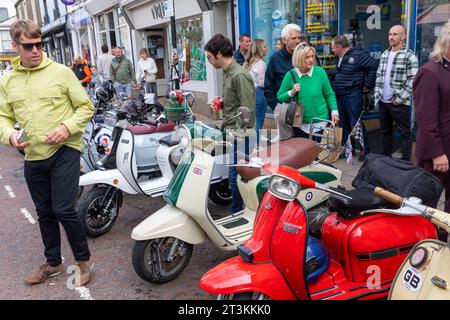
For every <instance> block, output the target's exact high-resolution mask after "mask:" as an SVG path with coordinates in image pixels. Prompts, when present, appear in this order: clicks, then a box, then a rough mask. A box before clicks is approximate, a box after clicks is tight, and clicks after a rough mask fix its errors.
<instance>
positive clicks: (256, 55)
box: [244, 39, 265, 70]
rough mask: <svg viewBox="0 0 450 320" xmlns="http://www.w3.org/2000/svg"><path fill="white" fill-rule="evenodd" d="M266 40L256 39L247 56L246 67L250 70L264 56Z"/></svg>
mask: <svg viewBox="0 0 450 320" xmlns="http://www.w3.org/2000/svg"><path fill="white" fill-rule="evenodd" d="M264 43H265V42H264V40H262V39H254V40H253V41H252V44H251V45H250V48H249V50H248V53H247V57H246V58H245V63H244V68H245V69H247V70H250V69H251V67H252V65H254V64H255V63H256V62H258V61H259V60H262V59H263V57H264Z"/></svg>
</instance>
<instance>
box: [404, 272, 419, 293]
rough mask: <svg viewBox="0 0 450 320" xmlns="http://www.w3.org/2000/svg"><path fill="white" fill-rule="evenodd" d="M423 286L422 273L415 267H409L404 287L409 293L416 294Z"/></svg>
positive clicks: (405, 275)
mask: <svg viewBox="0 0 450 320" xmlns="http://www.w3.org/2000/svg"><path fill="white" fill-rule="evenodd" d="M422 284H423V281H422V276H421V274H420V272H419V271H418V270H417V269H416V268H414V267H409V268H408V270H406V272H405V274H404V275H403V286H404V287H405V288H406V289H408V290H409V291H412V292H416V291H419V290H420V288H422Z"/></svg>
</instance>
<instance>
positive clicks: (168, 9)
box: [163, 0, 174, 18]
mask: <svg viewBox="0 0 450 320" xmlns="http://www.w3.org/2000/svg"><path fill="white" fill-rule="evenodd" d="M163 8H164V17H165V18H170V17H173V16H174V12H173V0H167V1H164V2H163Z"/></svg>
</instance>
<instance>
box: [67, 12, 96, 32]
mask: <svg viewBox="0 0 450 320" xmlns="http://www.w3.org/2000/svg"><path fill="white" fill-rule="evenodd" d="M89 22H91V16H90V15H89V13H88V12H87V11H86V10H84V9H79V10H77V11H75V12H74V13H71V14H69V15H68V16H67V27H68V28H69V29H70V30H76V29H80V28H81V27H82V26H85V25H87V24H88V23H89Z"/></svg>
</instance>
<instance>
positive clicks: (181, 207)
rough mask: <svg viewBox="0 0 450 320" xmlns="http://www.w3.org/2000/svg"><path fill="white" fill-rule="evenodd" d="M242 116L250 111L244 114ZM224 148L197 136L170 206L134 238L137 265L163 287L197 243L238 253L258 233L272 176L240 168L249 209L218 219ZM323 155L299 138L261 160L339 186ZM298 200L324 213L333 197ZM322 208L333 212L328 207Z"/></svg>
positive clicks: (310, 194) (315, 194)
mask: <svg viewBox="0 0 450 320" xmlns="http://www.w3.org/2000/svg"><path fill="white" fill-rule="evenodd" d="M241 108H242V107H241ZM247 110H248V109H247ZM241 113H243V114H245V113H247V112H241V111H240V112H239V113H238V114H241ZM244 120H245V119H244ZM244 123H245V121H244ZM220 134H221V132H220V133H219V134H217V135H216V136H219V135H220ZM190 135H192V131H191V132H189V131H186V132H185V133H183V136H190ZM211 136H214V135H213V134H212V135H211ZM222 136H223V135H222ZM224 145H229V144H228V143H227V142H226V141H223V139H222V140H220V139H211V138H206V137H205V136H204V135H203V136H200V137H199V138H197V137H196V136H195V137H193V139H192V140H191V148H189V149H186V151H185V152H184V155H183V158H182V160H181V162H180V164H179V165H178V167H177V170H176V172H175V174H174V176H173V178H172V181H171V182H170V185H169V186H168V187H167V190H166V192H165V194H164V198H165V200H166V202H167V203H168V204H167V205H166V206H165V207H163V208H161V209H160V210H158V211H156V212H155V213H153V214H152V215H151V216H149V217H148V218H147V219H146V220H144V221H143V222H141V223H140V224H139V225H138V226H136V227H135V228H134V229H133V231H132V234H131V237H132V238H133V239H134V240H135V241H136V242H135V245H134V248H133V256H132V262H133V267H134V269H135V271H136V273H137V274H138V275H139V276H140V277H141V278H142V279H144V280H146V281H149V282H153V283H163V282H167V281H170V280H172V279H174V278H176V277H177V276H178V275H179V274H180V273H181V272H182V271H183V270H184V268H185V267H186V266H187V264H188V263H189V261H190V258H191V256H192V252H193V245H194V244H199V243H202V242H203V241H205V240H206V239H207V238H209V239H210V240H211V241H212V242H213V243H214V244H215V245H216V246H217V247H219V248H222V249H224V250H235V249H236V247H237V246H238V245H239V244H241V243H243V242H244V241H245V240H247V239H248V238H249V237H250V235H251V234H252V232H253V221H254V219H255V215H256V212H257V208H258V205H259V202H260V200H261V199H262V197H263V196H264V193H265V192H266V191H267V188H268V176H267V175H264V173H263V172H261V170H260V169H254V168H248V167H238V172H239V176H238V179H237V180H238V187H239V191H240V193H241V195H242V198H243V200H244V204H245V209H244V210H243V211H240V212H237V213H234V214H230V215H228V216H226V217H224V218H221V219H218V220H213V218H212V216H211V213H210V211H209V209H208V192H209V189H210V184H211V179H212V175H213V172H214V169H215V161H214V157H213V154H214V153H217V150H218V149H222V148H223V146H224ZM320 151H321V149H320V148H319V147H318V144H317V143H316V142H314V141H312V140H308V139H302V138H297V139H290V140H286V141H282V142H281V143H279V144H274V145H271V146H270V147H268V148H267V149H266V150H263V151H261V152H260V153H259V154H258V156H260V157H262V158H265V159H266V161H271V160H270V159H272V160H273V161H275V158H277V154H279V156H280V157H279V162H280V165H289V166H292V167H295V168H301V169H299V170H300V171H301V172H302V174H304V175H307V176H308V177H310V178H312V179H316V180H317V181H320V182H322V183H324V184H327V185H329V186H333V187H338V186H339V185H340V180H341V175H342V173H341V171H340V170H338V169H335V168H333V167H331V166H328V165H324V164H320V163H318V164H311V163H312V162H313V161H314V160H315V159H316V158H317V156H318V155H319V152H320ZM275 162H276V161H275ZM275 162H273V163H275ZM298 197H299V198H303V199H306V201H304V200H302V201H303V202H304V203H306V205H307V206H308V207H307V208H306V209H311V208H312V210H314V209H317V210H320V208H321V207H322V206H324V202H325V200H326V199H328V193H327V192H323V191H320V190H316V189H311V190H309V189H306V190H302V191H301V192H300V194H299V196H298ZM322 210H323V211H324V212H328V209H327V208H326V207H325V206H324V207H323V208H322Z"/></svg>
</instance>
